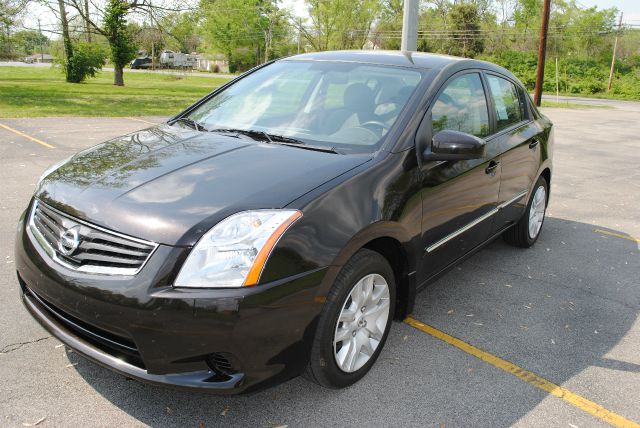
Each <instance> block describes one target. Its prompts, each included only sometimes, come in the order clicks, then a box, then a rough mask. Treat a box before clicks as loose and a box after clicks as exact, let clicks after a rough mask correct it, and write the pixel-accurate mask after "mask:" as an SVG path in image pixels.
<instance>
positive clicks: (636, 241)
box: [593, 229, 640, 244]
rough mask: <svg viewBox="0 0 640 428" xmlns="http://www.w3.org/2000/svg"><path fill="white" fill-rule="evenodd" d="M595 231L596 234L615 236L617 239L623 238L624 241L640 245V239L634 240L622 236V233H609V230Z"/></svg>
mask: <svg viewBox="0 0 640 428" xmlns="http://www.w3.org/2000/svg"><path fill="white" fill-rule="evenodd" d="M593 231H594V232H596V233H603V234H605V235H610V236H615V237H616V238H622V239H626V240H627V241H633V242H635V243H637V244H640V239H638V238H634V237H633V236H629V235H622V234H620V233H614V232H609V231H607V230H602V229H593Z"/></svg>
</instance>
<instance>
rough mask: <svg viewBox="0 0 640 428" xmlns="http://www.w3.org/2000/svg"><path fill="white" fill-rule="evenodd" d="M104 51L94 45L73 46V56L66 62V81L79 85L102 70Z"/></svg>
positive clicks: (81, 44) (78, 44)
mask: <svg viewBox="0 0 640 428" xmlns="http://www.w3.org/2000/svg"><path fill="white" fill-rule="evenodd" d="M106 56H107V55H106V52H105V51H104V49H103V48H102V47H101V46H99V45H96V44H89V43H76V44H74V45H73V56H72V57H71V58H70V59H65V61H68V63H67V64H66V65H67V66H65V67H64V70H65V72H66V73H68V74H67V81H69V82H73V83H80V82H83V81H85V80H86V79H87V78H88V77H95V75H96V73H97V72H98V71H100V70H102V66H103V65H104V61H105V59H106Z"/></svg>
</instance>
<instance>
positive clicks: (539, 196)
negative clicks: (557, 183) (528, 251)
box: [529, 186, 547, 239]
mask: <svg viewBox="0 0 640 428" xmlns="http://www.w3.org/2000/svg"><path fill="white" fill-rule="evenodd" d="M546 205H547V191H546V190H545V188H544V186H540V187H538V188H537V189H536V193H534V195H533V200H532V201H531V207H530V208H529V238H531V239H535V238H536V237H537V236H538V233H540V229H541V228H542V222H543V221H544V213H545V209H546Z"/></svg>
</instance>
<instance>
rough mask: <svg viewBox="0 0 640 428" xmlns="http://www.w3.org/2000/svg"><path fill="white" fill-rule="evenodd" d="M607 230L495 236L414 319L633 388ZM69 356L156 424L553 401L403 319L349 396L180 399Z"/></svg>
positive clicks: (623, 283)
mask: <svg viewBox="0 0 640 428" xmlns="http://www.w3.org/2000/svg"><path fill="white" fill-rule="evenodd" d="M596 230H600V232H598V231H596ZM602 230H604V231H605V232H606V231H607V229H605V228H602V227H597V226H594V225H590V224H585V223H578V222H574V221H570V220H565V219H559V218H553V217H549V218H547V220H546V222H545V226H544V228H543V232H542V235H541V236H540V239H539V241H538V242H537V243H536V245H535V246H534V247H533V248H530V249H518V248H513V247H509V246H508V245H506V244H504V243H503V242H502V240H496V241H495V242H493V243H492V244H490V245H489V246H487V247H486V248H485V249H483V250H482V251H480V252H479V253H478V254H476V255H474V256H473V257H471V258H470V259H468V260H467V261H465V262H464V263H462V264H461V265H459V266H458V267H456V268H454V269H453V270H451V271H450V272H449V273H447V274H446V275H444V276H443V277H442V278H440V279H439V280H438V281H437V282H435V283H433V284H431V285H430V286H429V287H427V288H426V289H425V290H424V291H422V292H420V293H419V294H418V297H417V302H416V307H415V310H414V313H413V316H414V317H415V318H417V319H419V320H420V321H423V322H425V323H427V324H429V325H432V326H434V327H436V328H438V329H440V330H442V331H444V332H446V333H448V334H450V335H453V336H455V337H458V338H460V339H462V340H464V341H466V342H468V343H471V344H473V345H474V346H476V347H478V348H480V349H482V350H484V351H487V352H490V353H492V354H494V355H497V356H499V357H501V358H504V359H506V360H509V361H511V362H513V363H515V364H517V365H519V366H520V367H523V368H525V369H527V370H530V371H532V372H534V373H536V374H538V375H540V376H542V377H544V378H546V379H548V380H550V381H552V382H554V383H556V384H565V383H566V382H567V381H569V380H571V379H572V378H574V377H577V376H580V375H581V374H582V373H583V372H584V371H585V370H587V369H589V370H590V372H593V370H592V369H593V368H595V374H592V375H591V376H592V379H591V380H590V382H594V383H595V384H597V383H598V381H599V380H601V379H602V380H603V382H604V380H608V381H609V382H611V381H612V380H616V379H618V378H619V379H620V382H622V383H624V376H625V374H628V373H629V372H632V373H639V372H640V365H638V364H634V363H631V362H629V361H627V360H629V356H630V355H632V354H630V352H631V351H629V349H628V348H629V347H628V346H627V347H625V346H621V345H620V343H621V340H622V339H623V338H624V337H625V335H626V334H627V332H628V331H629V330H630V329H631V328H632V325H633V324H634V323H635V322H636V321H637V318H638V312H639V311H638V308H639V306H640V290H638V287H637V279H636V274H637V272H638V270H639V267H640V266H639V265H640V262H639V260H640V258H638V253H639V251H638V244H637V243H636V242H634V241H632V240H626V239H623V238H621V237H616V236H613V235H608V234H606V233H602V232H601V231H602ZM611 232H612V233H615V234H618V235H624V234H622V233H621V232H619V231H611ZM631 347H633V346H631ZM67 355H68V358H69V360H70V362H71V363H74V364H77V365H76V366H75V369H76V370H77V372H78V373H79V374H80V375H81V376H82V377H83V378H84V379H85V380H86V382H87V383H88V384H89V385H91V386H92V387H93V388H94V389H95V390H96V391H97V392H98V393H99V394H101V395H102V396H103V397H104V398H106V399H107V400H109V401H110V402H111V403H113V404H114V405H115V406H117V407H119V408H120V409H122V410H123V411H125V412H127V413H128V414H129V415H131V416H132V417H133V418H135V419H137V420H138V421H140V422H141V423H143V424H148V425H152V426H174V425H185V426H198V425H199V424H203V425H204V426H237V425H243V426H246V425H250V426H281V425H289V426H292V425H295V426H300V425H302V426H316V425H323V426H329V425H340V426H352V425H371V426H381V425H385V426H388V425H390V424H391V423H394V421H395V423H398V424H402V425H409V426H417V425H421V426H425V425H434V426H438V425H441V424H445V425H446V426H452V425H454V426H455V425H463V424H465V425H468V424H469V422H473V423H474V426H508V425H512V424H514V423H516V422H518V421H519V420H521V419H522V418H523V417H525V416H526V415H527V413H528V412H530V411H531V410H532V409H534V408H535V407H536V406H538V405H539V404H540V403H541V402H542V400H544V399H545V398H546V397H547V396H548V395H547V394H546V393H543V392H542V391H540V390H537V389H536V388H534V387H533V386H531V385H529V384H527V383H525V382H523V381H522V380H520V379H518V378H516V377H514V376H512V375H510V374H507V373H505V372H502V371H500V370H498V369H496V368H494V367H492V366H490V365H488V364H487V363H484V362H483V361H480V360H478V359H476V358H474V357H472V356H470V355H467V354H465V353H464V352H462V351H460V350H458V349H456V348H453V347H451V346H450V345H447V344H445V343H444V342H441V341H439V340H437V339H435V338H433V337H431V336H429V335H427V334H424V333H422V332H420V331H418V330H415V329H413V328H411V327H410V326H408V325H406V324H403V323H395V324H394V326H393V328H392V330H391V334H390V336H389V339H388V342H387V344H386V346H385V349H384V351H383V353H382V354H381V356H380V359H379V360H378V362H377V363H376V365H375V366H374V368H373V369H372V371H371V372H370V373H369V374H368V375H367V376H366V377H365V378H364V379H363V380H362V381H361V382H359V383H357V384H356V385H354V386H352V387H350V388H347V389H344V390H339V391H336V390H327V389H323V388H321V387H318V386H316V385H315V384H313V383H311V382H308V381H306V380H304V379H302V378H295V379H292V380H290V381H288V382H286V383H284V384H282V385H279V386H277V387H275V388H271V389H269V390H266V391H263V392H259V393H256V394H253V395H250V396H215V395H210V394H205V393H191V392H183V391H175V390H170V389H166V388H161V387H155V386H150V385H146V384H142V383H138V382H136V381H133V380H127V379H126V378H124V377H122V376H120V375H118V374H115V373H112V372H111V371H109V370H107V369H104V368H102V367H99V366H97V365H95V364H93V363H91V362H88V361H86V360H85V359H83V358H81V357H79V356H78V355H77V354H75V353H73V352H70V351H68V354H67ZM598 368H604V369H607V370H602V371H598V370H597V369H598ZM605 372H606V373H605ZM615 385H616V383H615V382H614V386H613V387H612V386H608V388H614V387H615ZM622 389H624V388H621V390H622ZM575 392H577V393H579V394H583V395H586V396H587V398H589V399H591V400H593V401H596V402H598V399H599V398H600V396H599V393H598V392H597V391H596V390H595V389H594V390H588V391H584V390H582V391H575ZM608 393H609V394H614V395H615V391H614V392H611V391H610V390H609V392H608ZM620 394H623V392H620ZM613 399H615V397H613ZM627 401H628V400H627ZM561 405H564V406H569V405H568V404H565V403H562V404H561ZM576 412H577V413H578V414H581V413H580V412H579V411H576ZM571 414H573V413H571ZM632 416H633V415H629V416H628V417H632ZM589 418H590V416H589ZM587 420H589V419H587Z"/></svg>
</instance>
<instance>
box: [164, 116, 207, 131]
mask: <svg viewBox="0 0 640 428" xmlns="http://www.w3.org/2000/svg"><path fill="white" fill-rule="evenodd" d="M176 122H182V123H184V124H187V125H189V126H190V127H192V128H193V129H195V130H196V131H207V128H205V127H204V126H202V125H201V124H200V123H198V122H196V121H195V120H193V119H191V118H190V117H179V118H177V119H173V120H172V121H171V123H169V125H173V124H174V123H176Z"/></svg>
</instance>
